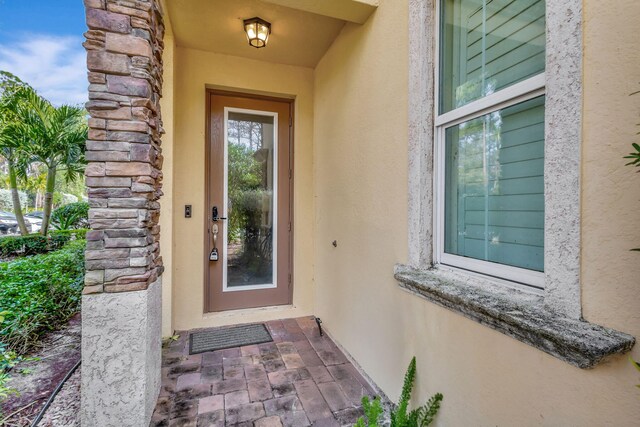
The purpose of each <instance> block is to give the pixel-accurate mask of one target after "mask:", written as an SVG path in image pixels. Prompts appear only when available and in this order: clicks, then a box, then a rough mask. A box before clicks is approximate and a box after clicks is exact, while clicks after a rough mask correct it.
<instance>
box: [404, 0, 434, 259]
mask: <svg viewBox="0 0 640 427" xmlns="http://www.w3.org/2000/svg"><path fill="white" fill-rule="evenodd" d="M434 1H435V0H427V1H425V0H410V1H409V27H410V28H414V29H415V31H410V32H409V92H408V97H409V112H408V113H409V140H408V142H409V145H408V150H409V156H408V158H409V169H408V178H409V186H408V188H409V192H408V194H407V200H408V208H407V209H408V212H407V213H408V223H409V224H408V226H409V233H408V238H409V255H408V257H409V258H408V262H409V264H410V265H412V266H413V267H416V268H420V267H425V266H430V265H431V264H432V263H433V217H432V212H433V136H434V133H433V119H434V102H433V101H434V99H433V97H434V76H435V73H434V60H435V34H434V29H435V21H436V20H435V16H434V14H433V13H432V11H433V10H434V9H435V6H434V5H435V3H434Z"/></svg>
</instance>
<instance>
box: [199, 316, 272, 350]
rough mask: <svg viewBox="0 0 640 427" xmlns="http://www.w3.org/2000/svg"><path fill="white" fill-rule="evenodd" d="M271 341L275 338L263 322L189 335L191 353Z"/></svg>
mask: <svg viewBox="0 0 640 427" xmlns="http://www.w3.org/2000/svg"><path fill="white" fill-rule="evenodd" d="M271 341H273V338H271V334H270V333H269V331H268V330H267V327H266V326H265V325H264V324H262V323H260V324H257V325H240V326H233V327H230V328H222V329H211V330H208V331H198V332H193V333H192V334H191V335H189V354H197V353H204V352H205V351H214V350H223V349H225V348H233V347H242V346H245V345H252V344H262V343H265V342H271Z"/></svg>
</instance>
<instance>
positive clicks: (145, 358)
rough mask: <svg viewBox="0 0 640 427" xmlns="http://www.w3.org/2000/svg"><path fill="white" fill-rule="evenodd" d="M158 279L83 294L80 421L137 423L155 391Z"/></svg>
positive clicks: (106, 426) (123, 426)
mask: <svg viewBox="0 0 640 427" xmlns="http://www.w3.org/2000/svg"><path fill="white" fill-rule="evenodd" d="M161 298H162V283H161V280H160V279H159V280H158V281H156V282H154V283H152V284H151V285H150V286H149V287H148V289H147V290H141V291H134V292H125V293H102V294H92V295H84V296H83V297H82V404H81V412H82V414H81V419H82V426H83V427H95V426H100V427H110V426H114V427H140V426H145V425H147V424H148V423H149V420H150V419H151V414H152V412H153V409H154V407H155V403H156V399H157V397H158V393H159V391H160V357H161V336H160V334H161V327H162V325H161V322H162V313H161V311H162V304H161Z"/></svg>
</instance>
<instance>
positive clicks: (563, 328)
mask: <svg viewBox="0 0 640 427" xmlns="http://www.w3.org/2000/svg"><path fill="white" fill-rule="evenodd" d="M456 276H462V277H463V278H464V277H465V275H463V274H443V272H439V271H437V270H435V271H423V270H417V269H414V268H411V267H408V266H404V265H397V266H396V273H395V278H396V279H397V280H398V281H399V282H400V284H401V286H402V287H403V288H405V289H407V290H409V291H411V292H415V293H416V294H418V295H421V296H423V297H424V298H426V299H427V300H429V301H431V302H434V303H436V304H438V305H441V306H443V307H446V308H449V309H451V310H454V311H455V312H457V313H460V314H461V315H463V316H465V317H468V318H469V319H472V320H475V321H476V322H479V323H481V324H483V325H486V326H488V327H490V328H492V329H495V330H497V331H500V332H502V333H503V334H506V335H509V336H510V337H513V338H515V339H517V340H518V341H522V342H524V343H526V344H529V345H530V346H532V347H535V348H537V349H538V350H542V351H544V352H546V353H549V354H551V355H552V356H555V357H557V358H558V359H561V360H564V361H565V362H567V363H570V364H572V365H574V366H577V367H578V368H593V367H594V366H596V365H598V364H600V363H602V362H603V361H605V360H606V359H607V358H609V357H611V356H612V355H617V354H624V353H626V352H628V351H629V350H631V348H632V347H633V345H634V344H635V339H634V338H633V337H632V336H631V335H628V334H625V333H622V332H618V331H615V330H613V329H608V328H604V327H602V326H599V325H596V324H593V323H589V322H585V321H583V320H578V319H569V318H567V317H566V316H564V315H558V314H556V313H555V312H553V311H550V310H547V309H546V308H545V307H544V306H543V304H542V302H543V299H542V298H541V297H537V298H532V295H530V294H524V293H523V292H521V291H519V290H516V289H511V288H507V287H506V286H503V287H497V286H495V287H493V288H488V287H484V286H478V285H477V284H475V283H471V284H469V283H465V281H464V280H459V279H458V277H456Z"/></svg>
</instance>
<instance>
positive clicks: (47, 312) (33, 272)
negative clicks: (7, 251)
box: [0, 240, 85, 355]
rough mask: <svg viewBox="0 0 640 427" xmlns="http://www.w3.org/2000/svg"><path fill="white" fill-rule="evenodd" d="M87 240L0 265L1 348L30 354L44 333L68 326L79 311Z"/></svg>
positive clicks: (19, 353)
mask: <svg viewBox="0 0 640 427" xmlns="http://www.w3.org/2000/svg"><path fill="white" fill-rule="evenodd" d="M84 249H85V241H84V240H77V241H73V242H69V243H68V244H67V245H66V246H65V247H64V248H62V249H60V250H58V251H55V252H50V253H48V254H42V255H36V256H33V257H28V258H22V259H18V260H15V261H11V262H5V263H0V312H5V313H6V314H5V316H4V323H2V324H1V325H0V346H3V347H4V348H5V349H6V351H14V352H16V353H17V354H18V355H21V354H25V353H26V352H28V351H29V350H30V349H31V348H32V347H33V345H34V344H35V343H36V342H37V340H38V338H39V337H40V336H41V335H42V334H43V333H45V332H47V331H50V330H55V329H56V328H58V327H60V326H61V325H63V324H65V323H66V322H67V321H68V320H69V318H70V317H71V316H73V315H74V314H75V313H77V312H78V310H79V309H80V299H81V293H82V286H83V281H84Z"/></svg>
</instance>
